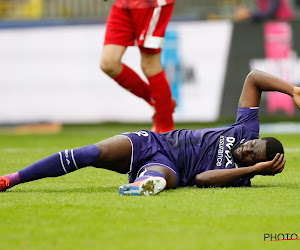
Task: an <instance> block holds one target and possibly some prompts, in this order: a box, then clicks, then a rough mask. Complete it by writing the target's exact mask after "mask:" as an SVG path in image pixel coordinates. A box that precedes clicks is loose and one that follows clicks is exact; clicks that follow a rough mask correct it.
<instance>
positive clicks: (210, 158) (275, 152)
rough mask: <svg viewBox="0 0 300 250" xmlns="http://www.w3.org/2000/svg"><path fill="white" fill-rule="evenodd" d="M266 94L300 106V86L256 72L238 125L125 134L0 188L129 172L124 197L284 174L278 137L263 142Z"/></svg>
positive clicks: (53, 160)
mask: <svg viewBox="0 0 300 250" xmlns="http://www.w3.org/2000/svg"><path fill="white" fill-rule="evenodd" d="M262 91H280V92H283V93H286V94H288V95H290V96H291V97H292V98H293V100H294V102H295V104H296V105H297V106H298V108H300V87H296V86H293V85H292V84H289V83H287V82H286V81H284V80H281V79H280V78H277V77H275V76H272V75H269V74H267V73H264V72H261V71H257V70H254V71H252V72H251V73H249V74H248V76H247V78H246V80H245V83H244V87H243V90H242V94H241V96H240V100H239V108H238V113H237V119H236V122H235V123H234V124H233V125H230V126H228V127H223V128H213V129H200V130H173V131H170V132H166V133H161V134H158V133H154V132H151V131H147V130H141V131H137V132H132V133H124V134H121V135H117V136H114V137H112V138H109V139H106V140H103V141H100V142H98V143H96V144H92V145H88V146H85V147H81V148H78V149H72V150H65V151H61V152H58V153H56V154H54V155H51V156H49V157H47V158H45V159H42V160H40V161H38V162H36V163H33V164H32V165H30V166H28V167H26V168H24V169H22V170H20V171H18V172H16V173H13V174H8V175H4V176H3V177H0V190H1V191H5V190H7V189H8V188H11V187H13V186H15V185H17V184H20V183H24V182H29V181H34V180H38V179H41V178H45V177H56V176H61V175H64V174H67V173H70V172H72V171H75V170H77V169H80V168H84V167H87V166H93V167H96V168H104V169H108V170H113V171H116V172H118V173H121V174H126V173H128V174H129V184H125V185H122V186H121V187H119V194H120V195H155V194H157V193H159V192H160V191H162V190H164V189H165V188H176V187H185V186H194V185H197V186H198V187H225V186H233V187H240V186H250V179H251V178H252V177H254V176H255V175H275V174H278V173H281V172H282V170H283V168H284V165H285V162H286V160H285V159H284V151H283V147H282V144H281V143H280V142H279V141H278V140H277V139H275V138H273V137H267V138H261V139H259V119H258V106H259V102H260V97H261V93H262Z"/></svg>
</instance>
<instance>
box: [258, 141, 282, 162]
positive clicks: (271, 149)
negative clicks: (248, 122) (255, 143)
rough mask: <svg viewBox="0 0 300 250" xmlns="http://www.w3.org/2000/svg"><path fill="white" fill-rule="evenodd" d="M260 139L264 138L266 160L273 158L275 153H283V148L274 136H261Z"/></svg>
mask: <svg viewBox="0 0 300 250" xmlns="http://www.w3.org/2000/svg"><path fill="white" fill-rule="evenodd" d="M261 139H262V140H266V141H267V144H266V161H271V160H273V159H274V157H275V156H276V154H277V153H279V154H283V155H284V149H283V146H282V144H281V142H280V141H279V140H277V139H276V138H274V137H263V138H261Z"/></svg>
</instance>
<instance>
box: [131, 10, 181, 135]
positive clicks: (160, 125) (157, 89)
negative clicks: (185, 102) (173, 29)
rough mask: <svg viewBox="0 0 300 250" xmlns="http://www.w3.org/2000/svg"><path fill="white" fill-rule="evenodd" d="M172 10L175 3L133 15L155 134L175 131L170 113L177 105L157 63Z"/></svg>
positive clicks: (159, 64) (135, 12)
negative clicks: (151, 107)
mask: <svg viewBox="0 0 300 250" xmlns="http://www.w3.org/2000/svg"><path fill="white" fill-rule="evenodd" d="M173 9H174V4H169V5H166V6H159V7H156V8H149V9H137V10H134V11H133V12H132V17H133V22H134V23H136V24H139V25H138V28H137V29H136V32H137V34H136V36H137V37H138V45H139V48H140V50H141V66H142V70H143V72H144V74H145V75H146V77H147V79H148V82H149V85H150V95H151V99H152V100H153V104H154V108H155V115H154V117H153V120H154V126H153V128H152V130H153V131H154V132H166V131H169V130H172V129H174V123H173V117H172V114H173V112H174V108H175V106H176V104H175V103H174V101H173V100H172V94H171V88H170V85H169V82H168V80H167V78H166V75H165V72H164V70H163V68H162V66H161V63H160V53H161V48H162V46H163V43H164V36H165V30H166V27H167V25H168V23H169V21H170V19H171V16H172V12H173Z"/></svg>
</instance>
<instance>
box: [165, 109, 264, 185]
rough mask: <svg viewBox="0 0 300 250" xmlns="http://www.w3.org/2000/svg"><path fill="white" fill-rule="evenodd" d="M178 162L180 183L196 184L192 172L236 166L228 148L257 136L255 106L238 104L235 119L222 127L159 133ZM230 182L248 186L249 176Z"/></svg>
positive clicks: (257, 123) (257, 125) (194, 174)
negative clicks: (231, 123) (240, 106)
mask: <svg viewBox="0 0 300 250" xmlns="http://www.w3.org/2000/svg"><path fill="white" fill-rule="evenodd" d="M161 136H162V137H164V138H165V142H166V144H167V146H168V148H169V150H170V152H171V154H172V157H174V158H175V162H177V167H178V169H179V176H180V181H181V182H180V183H179V186H191V185H195V176H196V175H197V174H199V173H202V172H204V171H207V170H212V169H229V168H236V167H238V166H237V165H236V164H235V163H234V160H233V157H232V154H231V149H232V148H233V147H234V146H236V145H237V144H239V143H242V142H246V141H248V140H252V139H257V138H259V119H258V109H257V108H238V114H237V120H236V122H235V123H234V124H233V125H230V126H228V127H223V128H212V129H200V130H174V131H171V132H168V133H164V134H161ZM231 185H232V186H248V185H250V178H248V177H245V178H241V179H239V180H237V181H235V182H233V183H231Z"/></svg>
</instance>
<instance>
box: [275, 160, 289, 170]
mask: <svg viewBox="0 0 300 250" xmlns="http://www.w3.org/2000/svg"><path fill="white" fill-rule="evenodd" d="M285 163H286V159H283V161H282V162H281V163H280V164H279V165H278V166H277V167H276V168H275V172H276V173H281V172H282V171H283V169H284V166H285Z"/></svg>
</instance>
